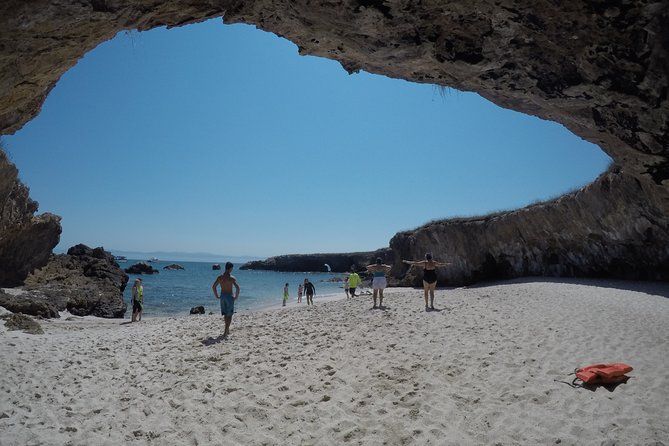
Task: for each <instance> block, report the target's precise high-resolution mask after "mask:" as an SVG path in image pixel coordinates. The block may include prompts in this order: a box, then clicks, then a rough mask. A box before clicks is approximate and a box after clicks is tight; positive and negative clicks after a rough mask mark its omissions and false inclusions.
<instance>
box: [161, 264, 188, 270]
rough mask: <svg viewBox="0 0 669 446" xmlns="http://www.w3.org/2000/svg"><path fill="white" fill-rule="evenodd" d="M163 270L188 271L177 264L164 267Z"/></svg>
mask: <svg viewBox="0 0 669 446" xmlns="http://www.w3.org/2000/svg"><path fill="white" fill-rule="evenodd" d="M163 269H166V270H171V271H176V270H180V269H186V268H184V267H183V266H181V265H179V264H177V263H172V264H171V265H167V266H163Z"/></svg>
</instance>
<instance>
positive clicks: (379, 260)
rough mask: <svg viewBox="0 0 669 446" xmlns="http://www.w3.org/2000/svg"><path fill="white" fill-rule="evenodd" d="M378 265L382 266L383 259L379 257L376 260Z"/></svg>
mask: <svg viewBox="0 0 669 446" xmlns="http://www.w3.org/2000/svg"><path fill="white" fill-rule="evenodd" d="M376 264H377V265H380V264H381V257H377V258H376Z"/></svg>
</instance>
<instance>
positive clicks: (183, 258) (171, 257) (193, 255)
mask: <svg viewBox="0 0 669 446" xmlns="http://www.w3.org/2000/svg"><path fill="white" fill-rule="evenodd" d="M106 249H107V248H106ZM107 250H108V251H109V252H111V253H112V254H113V255H114V256H116V257H125V258H127V259H134V260H148V259H151V258H158V259H160V260H161V261H170V262H172V261H180V262H213V263H220V262H232V263H246V262H250V261H253V260H260V259H262V257H257V256H226V255H224V254H213V253H210V252H182V251H125V250H122V249H114V248H111V249H107ZM60 251H62V250H60V249H58V248H56V249H54V252H56V253H59V252H60ZM63 252H64V251H63Z"/></svg>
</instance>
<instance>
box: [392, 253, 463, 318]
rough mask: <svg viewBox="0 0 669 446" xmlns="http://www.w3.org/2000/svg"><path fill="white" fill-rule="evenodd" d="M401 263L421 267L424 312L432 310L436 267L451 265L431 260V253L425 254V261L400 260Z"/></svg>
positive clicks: (435, 286)
mask: <svg viewBox="0 0 669 446" xmlns="http://www.w3.org/2000/svg"><path fill="white" fill-rule="evenodd" d="M402 263H406V264H407V265H411V266H422V267H423V290H424V291H425V311H430V310H434V290H435V288H437V267H439V266H447V265H450V264H451V263H448V262H447V263H443V262H437V261H435V260H434V259H433V258H432V254H431V253H429V252H428V253H427V254H425V260H418V261H415V262H414V261H411V260H402ZM428 293H429V295H430V306H429V307H428V305H427V296H428Z"/></svg>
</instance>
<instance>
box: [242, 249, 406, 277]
mask: <svg viewBox="0 0 669 446" xmlns="http://www.w3.org/2000/svg"><path fill="white" fill-rule="evenodd" d="M377 257H381V258H382V259H383V261H384V262H389V261H392V259H393V256H392V253H391V252H390V250H389V249H379V250H378V251H372V252H350V253H344V254H289V255H283V256H276V257H270V258H268V259H265V260H254V261H251V262H247V263H245V264H244V265H242V266H241V268H240V269H257V270H270V271H284V272H327V269H326V267H325V264H328V265H329V266H330V268H331V271H332V272H333V273H343V272H346V271H350V268H351V266H353V265H355V266H356V267H357V269H361V268H363V267H364V266H366V265H369V264H370V263H372V262H374V261H375V260H376V258H377Z"/></svg>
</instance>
